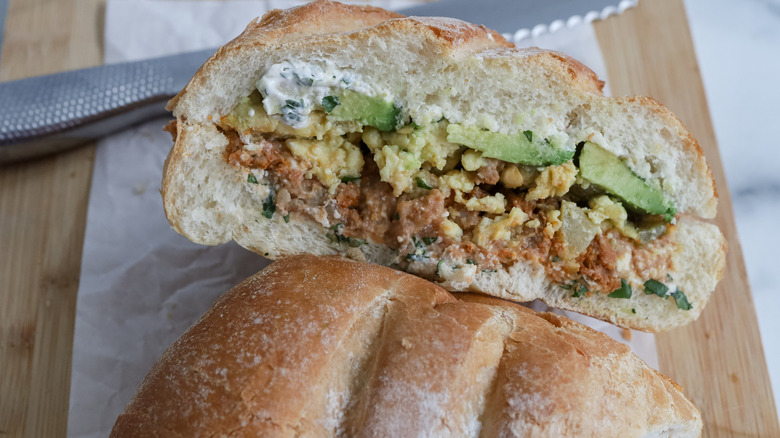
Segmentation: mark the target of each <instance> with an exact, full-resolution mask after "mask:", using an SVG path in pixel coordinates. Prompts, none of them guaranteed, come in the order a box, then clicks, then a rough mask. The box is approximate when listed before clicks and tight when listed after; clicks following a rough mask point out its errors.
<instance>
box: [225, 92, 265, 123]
mask: <svg viewBox="0 0 780 438" xmlns="http://www.w3.org/2000/svg"><path fill="white" fill-rule="evenodd" d="M261 115H262V116H265V110H264V109H263V96H261V95H260V92H259V91H257V90H255V91H253V92H252V94H250V95H249V96H246V97H244V98H242V99H241V101H240V102H239V103H238V105H236V107H235V108H233V111H231V113H230V114H228V115H227V117H226V118H225V123H226V124H227V125H228V126H232V127H234V128H237V129H239V130H242V131H244V130H247V129H250V128H252V127H253V126H255V125H257V123H258V121H259V120H260V118H261Z"/></svg>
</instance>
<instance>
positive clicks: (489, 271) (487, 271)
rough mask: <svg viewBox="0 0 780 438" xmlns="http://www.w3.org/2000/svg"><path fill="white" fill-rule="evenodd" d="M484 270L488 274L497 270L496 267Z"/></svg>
mask: <svg viewBox="0 0 780 438" xmlns="http://www.w3.org/2000/svg"><path fill="white" fill-rule="evenodd" d="M482 272H486V273H488V274H492V273H494V272H496V270H495V269H483V270H482Z"/></svg>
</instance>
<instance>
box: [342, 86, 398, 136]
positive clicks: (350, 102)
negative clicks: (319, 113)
mask: <svg viewBox="0 0 780 438" xmlns="http://www.w3.org/2000/svg"><path fill="white" fill-rule="evenodd" d="M338 102H339V103H338V105H336V107H335V108H333V110H332V111H331V112H330V113H329V116H330V118H331V119H333V120H356V121H358V122H359V123H361V124H363V125H369V126H373V127H375V128H377V129H379V130H380V131H393V130H395V127H396V125H397V124H398V116H399V115H400V113H401V109H400V108H396V107H395V106H394V105H393V103H392V102H387V101H385V100H384V99H382V98H380V97H370V96H366V95H365V94H360V93H358V92H355V91H352V90H344V93H343V94H342V95H341V96H339V99H338Z"/></svg>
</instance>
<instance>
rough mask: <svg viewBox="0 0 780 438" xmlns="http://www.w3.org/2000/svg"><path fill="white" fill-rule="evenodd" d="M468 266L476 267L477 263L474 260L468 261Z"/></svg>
mask: <svg viewBox="0 0 780 438" xmlns="http://www.w3.org/2000/svg"><path fill="white" fill-rule="evenodd" d="M466 264H467V265H476V264H477V262H475V261H474V260H471V259H466Z"/></svg>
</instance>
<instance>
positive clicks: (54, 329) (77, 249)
mask: <svg viewBox="0 0 780 438" xmlns="http://www.w3.org/2000/svg"><path fill="white" fill-rule="evenodd" d="M104 2H105V0H11V1H10V5H9V10H8V15H7V22H6V32H5V38H4V41H3V47H2V59H0V80H10V79H16V78H22V77H26V76H33V75H38V74H45V73H51V72H56V71H60V70H66V69H71V68H78V67H87V66H91V65H96V64H99V63H100V61H101V59H102V56H101V54H102V43H101V42H102V35H103V26H102V22H103V14H104ZM684 12H685V11H684V9H683V5H682V0H655V1H652V2H651V1H649V0H643V1H642V2H640V6H639V8H638V9H635V10H631V11H628V12H626V13H624V14H623V15H621V16H618V17H613V18H610V19H608V20H606V21H604V22H601V23H597V25H596V30H597V34H598V38H599V42H600V44H601V46H602V51H603V53H604V57H605V61H606V63H607V68H608V71H609V78H608V80H609V81H610V87H611V89H612V91H613V93H614V94H646V95H650V96H653V97H656V98H657V99H659V100H660V101H662V102H663V103H664V104H666V105H667V106H669V107H670V108H671V109H672V111H674V112H675V113H676V114H677V115H678V116H679V117H680V118H681V119H682V120H683V122H684V123H685V124H686V125H687V126H688V127H689V128H690V129H691V131H692V132H693V133H694V135H695V136H696V137H697V138H698V139H699V141H700V142H701V143H702V146H703V147H704V149H705V152H706V154H707V157H708V159H709V162H710V164H711V165H712V168H713V174H714V175H715V178H716V182H717V184H718V190H719V192H720V197H721V198H720V199H721V202H720V207H719V208H720V210H719V213H718V219H717V223H718V224H719V225H720V226H721V229H723V230H724V232H725V233H726V235H727V237H728V238H729V243H730V247H729V253H728V262H727V267H726V274H725V278H724V279H723V281H722V282H721V283H720V286H719V287H718V290H717V291H716V293H715V296H714V298H713V300H712V301H711V302H710V304H709V306H708V307H707V309H706V310H705V311H704V313H703V314H702V317H701V319H700V320H699V321H697V322H696V323H694V324H691V325H690V326H688V327H686V328H683V329H678V330H674V331H673V332H671V333H668V334H664V335H660V336H658V338H657V339H658V341H657V342H658V353H659V359H660V364H661V370H662V371H663V372H664V373H666V374H667V375H670V376H672V377H673V378H674V379H675V380H677V381H678V382H679V383H680V384H682V385H683V386H684V388H685V391H686V393H687V394H688V395H689V396H690V397H691V398H692V399H693V401H694V402H695V403H696V404H697V406H699V408H700V409H701V410H702V414H703V417H704V420H705V435H704V436H707V437H732V436H740V437H749V436H756V437H757V436H762V437H774V436H780V430H778V422H777V415H776V410H775V405H774V400H773V399H772V394H771V388H770V386H769V377H768V373H767V369H766V362H765V360H764V355H763V351H762V348H761V343H760V339H759V333H758V326H757V324H756V321H755V310H754V308H753V301H752V297H751V294H750V289H749V287H748V282H747V274H746V272H745V268H744V263H743V261H742V254H741V250H740V248H739V242H738V240H737V234H736V228H735V226H734V216H733V213H732V209H731V200H730V197H729V194H728V190H727V187H726V183H725V180H724V176H723V168H722V165H721V164H720V158H719V154H718V150H717V146H716V142H715V138H714V134H713V130H712V125H711V121H710V117H709V112H708V109H707V103H706V100H705V95H704V90H703V87H702V83H701V78H700V76H699V71H698V66H697V63H696V58H695V54H694V51H693V46H692V43H691V39H690V33H689V30H688V23H687V21H686V18H685V14H684ZM93 159H94V146H86V147H82V148H80V149H77V150H75V151H73V152H69V153H64V154H60V155H58V156H54V157H49V158H45V159H41V160H37V161H33V162H28V163H22V164H16V165H11V166H4V167H0V437H50V436H65V432H66V427H67V409H68V397H69V389H70V388H69V385H70V366H71V352H72V341H73V324H74V318H75V303H76V292H77V289H78V277H79V265H80V261H81V248H82V243H83V237H84V225H85V219H86V208H87V200H88V194H89V183H90V179H91V174H92V165H93Z"/></svg>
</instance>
